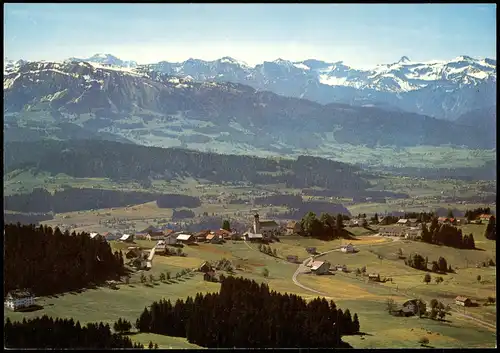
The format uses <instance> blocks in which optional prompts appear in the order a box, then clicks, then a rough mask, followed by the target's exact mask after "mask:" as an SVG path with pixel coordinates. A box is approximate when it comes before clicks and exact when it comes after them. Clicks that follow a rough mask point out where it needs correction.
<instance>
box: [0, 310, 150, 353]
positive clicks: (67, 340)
mask: <svg viewBox="0 0 500 353" xmlns="http://www.w3.org/2000/svg"><path fill="white" fill-rule="evenodd" d="M4 337H5V341H4V342H5V346H6V347H7V348H36V349H61V348H63V349H64V348H66V349H67V348H76V349H82V348H85V349H109V348H144V346H142V345H140V344H132V341H131V340H130V338H128V337H126V336H121V335H118V334H113V333H111V329H110V327H109V324H105V325H104V324H103V323H102V322H100V323H98V324H97V323H89V324H87V325H86V326H82V325H80V322H79V321H77V322H76V323H75V322H74V320H73V319H59V318H57V319H55V320H54V319H53V318H51V317H48V316H47V315H44V316H42V317H37V318H34V319H30V320H28V321H26V319H23V321H22V322H18V321H15V322H11V321H10V319H9V318H7V320H6V321H5V323H4Z"/></svg>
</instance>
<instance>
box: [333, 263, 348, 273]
mask: <svg viewBox="0 0 500 353" xmlns="http://www.w3.org/2000/svg"><path fill="white" fill-rule="evenodd" d="M335 269H336V270H337V271H342V272H347V266H346V265H337V266H335Z"/></svg>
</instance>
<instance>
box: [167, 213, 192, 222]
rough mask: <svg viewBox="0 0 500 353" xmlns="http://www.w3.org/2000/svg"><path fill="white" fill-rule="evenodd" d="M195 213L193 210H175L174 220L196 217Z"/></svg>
mask: <svg viewBox="0 0 500 353" xmlns="http://www.w3.org/2000/svg"><path fill="white" fill-rule="evenodd" d="M194 217H195V214H194V212H193V211H191V210H174V211H173V214H172V220H173V221H175V220H179V219H186V218H194Z"/></svg>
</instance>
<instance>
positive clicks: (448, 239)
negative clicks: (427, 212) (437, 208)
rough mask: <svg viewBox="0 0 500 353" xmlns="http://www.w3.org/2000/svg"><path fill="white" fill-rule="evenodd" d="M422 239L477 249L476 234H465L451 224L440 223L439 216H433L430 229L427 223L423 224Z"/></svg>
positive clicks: (431, 242)
mask: <svg viewBox="0 0 500 353" xmlns="http://www.w3.org/2000/svg"><path fill="white" fill-rule="evenodd" d="M422 241H423V242H426V243H430V244H437V245H446V246H451V247H454V248H459V249H475V248H476V244H475V241H474V236H473V235H472V233H471V234H469V235H467V234H466V235H463V234H462V230H461V229H459V228H457V227H454V226H452V225H450V224H441V225H440V224H439V223H438V220H437V218H433V219H432V221H431V225H430V226H429V229H427V226H426V225H425V223H423V224H422Z"/></svg>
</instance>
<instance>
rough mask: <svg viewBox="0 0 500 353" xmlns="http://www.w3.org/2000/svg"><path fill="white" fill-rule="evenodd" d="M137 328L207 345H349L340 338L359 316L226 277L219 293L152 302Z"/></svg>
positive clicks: (351, 331)
mask: <svg viewBox="0 0 500 353" xmlns="http://www.w3.org/2000/svg"><path fill="white" fill-rule="evenodd" d="M136 327H137V328H138V329H139V331H140V332H151V333H156V334H161V335H168V336H174V337H186V338H187V339H188V341H189V342H191V343H194V344H197V345H199V346H203V347H208V348H283V347H311V348H326V347H328V348H349V347H350V345H349V344H347V343H345V342H343V341H342V340H341V337H342V335H349V334H354V333H357V332H359V320H358V316H357V314H354V316H353V317H352V316H351V313H350V312H349V309H346V310H345V312H343V311H342V310H341V309H340V308H337V307H336V305H335V303H334V302H333V301H330V303H328V302H327V300H326V299H324V298H322V299H320V298H316V299H314V300H312V301H310V302H306V301H305V300H304V299H303V298H302V297H300V296H297V295H294V294H287V293H285V294H281V293H277V292H275V291H270V290H269V287H268V286H267V284H264V283H262V284H260V285H259V284H258V283H256V282H255V281H251V280H248V279H243V278H233V277H227V278H223V279H222V284H221V289H220V292H219V293H208V294H205V295H203V294H201V293H198V294H197V295H196V297H195V298H194V299H193V298H191V297H188V298H187V299H186V301H183V300H177V301H176V302H175V304H172V303H171V302H170V301H169V300H160V301H159V302H154V303H153V304H152V305H151V306H150V308H149V309H148V308H145V309H144V311H143V313H142V314H141V315H140V317H139V318H138V319H137V321H136Z"/></svg>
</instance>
